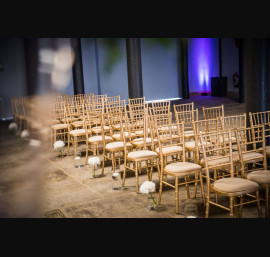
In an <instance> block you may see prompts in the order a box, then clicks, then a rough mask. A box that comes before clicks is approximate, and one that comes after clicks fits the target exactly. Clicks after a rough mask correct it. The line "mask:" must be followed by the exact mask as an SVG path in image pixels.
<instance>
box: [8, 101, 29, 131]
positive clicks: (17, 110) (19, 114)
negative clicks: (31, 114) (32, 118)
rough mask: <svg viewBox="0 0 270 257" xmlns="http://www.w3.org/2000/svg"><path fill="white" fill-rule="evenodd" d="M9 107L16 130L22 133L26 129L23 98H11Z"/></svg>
mask: <svg viewBox="0 0 270 257" xmlns="http://www.w3.org/2000/svg"><path fill="white" fill-rule="evenodd" d="M11 105H12V108H13V116H14V122H15V123H16V124H17V126H18V130H19V131H22V130H23V129H26V120H25V109H24V97H23V96H20V97H14V98H12V99H11Z"/></svg>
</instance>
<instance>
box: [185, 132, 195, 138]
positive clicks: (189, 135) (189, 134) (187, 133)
mask: <svg viewBox="0 0 270 257" xmlns="http://www.w3.org/2000/svg"><path fill="white" fill-rule="evenodd" d="M184 137H185V138H191V137H194V131H193V130H187V131H185V132H184Z"/></svg>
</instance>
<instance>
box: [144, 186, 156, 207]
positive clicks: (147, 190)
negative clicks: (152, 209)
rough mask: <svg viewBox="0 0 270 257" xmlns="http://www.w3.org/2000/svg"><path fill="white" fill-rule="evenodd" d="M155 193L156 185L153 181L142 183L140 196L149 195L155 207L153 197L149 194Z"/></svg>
mask: <svg viewBox="0 0 270 257" xmlns="http://www.w3.org/2000/svg"><path fill="white" fill-rule="evenodd" d="M155 191H156V184H155V183H154V182H153V181H144V182H143V183H142V184H141V186H140V192H141V193H142V194H149V195H150V196H151V198H152V200H153V202H154V204H155V205H157V203H156V201H155V199H154V197H153V196H152V194H151V193H154V192H155Z"/></svg>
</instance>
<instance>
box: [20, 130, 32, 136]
mask: <svg viewBox="0 0 270 257" xmlns="http://www.w3.org/2000/svg"><path fill="white" fill-rule="evenodd" d="M29 135H30V134H29V131H28V130H27V129H25V130H23V131H22V133H21V138H27V137H29Z"/></svg>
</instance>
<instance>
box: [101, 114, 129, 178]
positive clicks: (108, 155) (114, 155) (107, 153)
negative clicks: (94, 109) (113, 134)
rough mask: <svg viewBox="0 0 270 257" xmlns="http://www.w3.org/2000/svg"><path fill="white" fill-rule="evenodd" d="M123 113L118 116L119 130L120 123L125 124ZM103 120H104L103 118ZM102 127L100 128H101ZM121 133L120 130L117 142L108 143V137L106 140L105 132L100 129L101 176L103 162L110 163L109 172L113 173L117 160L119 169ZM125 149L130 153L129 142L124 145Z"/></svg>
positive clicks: (121, 151)
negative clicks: (101, 146)
mask: <svg viewBox="0 0 270 257" xmlns="http://www.w3.org/2000/svg"><path fill="white" fill-rule="evenodd" d="M125 115H126V114H125V113H123V114H121V115H120V116H118V121H119V122H120V128H122V122H125ZM103 120H104V118H103ZM103 127H104V126H102V128H103ZM123 137H124V135H123V131H122V129H121V130H120V135H119V138H118V140H117V141H114V142H111V141H109V142H108V137H107V138H106V132H105V130H104V129H102V143H103V155H102V156H103V162H102V174H104V167H105V162H106V161H108V160H110V161H111V166H112V168H111V170H112V172H115V170H116V168H117V159H118V167H119V169H120V165H121V159H122V157H123V156H124V139H123ZM126 148H127V150H128V151H131V149H132V148H133V145H132V144H131V143H129V142H127V143H126Z"/></svg>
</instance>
